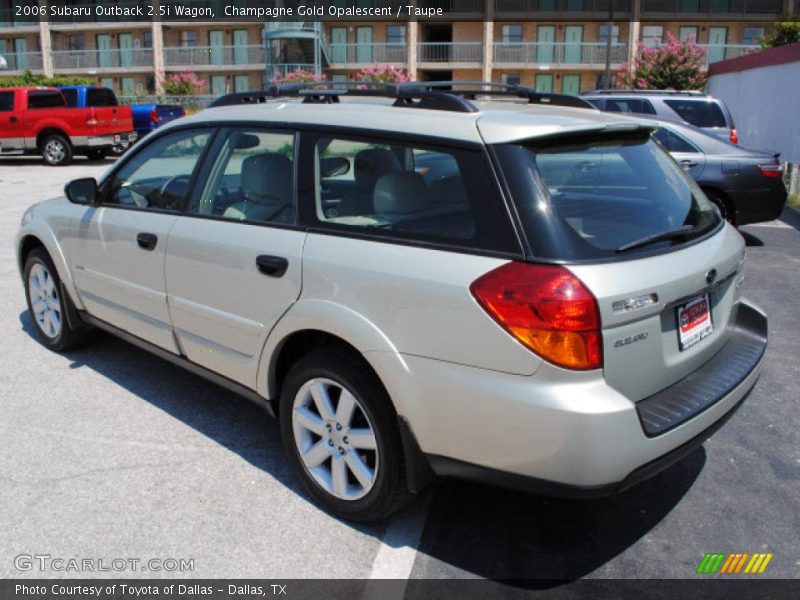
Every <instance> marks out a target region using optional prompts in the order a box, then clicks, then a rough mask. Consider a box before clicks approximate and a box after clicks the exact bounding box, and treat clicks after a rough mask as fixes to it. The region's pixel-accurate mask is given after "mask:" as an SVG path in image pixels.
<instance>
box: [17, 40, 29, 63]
mask: <svg viewBox="0 0 800 600" xmlns="http://www.w3.org/2000/svg"><path fill="white" fill-rule="evenodd" d="M14 55H15V57H16V59H17V69H27V68H28V40H26V39H25V38H16V39H15V40H14Z"/></svg>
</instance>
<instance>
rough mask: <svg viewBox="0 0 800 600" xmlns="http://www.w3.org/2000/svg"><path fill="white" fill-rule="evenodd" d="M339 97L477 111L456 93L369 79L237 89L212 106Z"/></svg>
mask: <svg viewBox="0 0 800 600" xmlns="http://www.w3.org/2000/svg"><path fill="white" fill-rule="evenodd" d="M340 96H355V97H373V98H374V97H379V98H394V99H395V103H394V105H395V106H406V107H414V108H426V109H431V110H447V111H453V112H468V113H470V112H477V110H478V109H476V108H475V107H474V106H473V105H472V104H471V103H470V102H467V101H466V100H465V99H463V98H460V97H458V96H456V95H454V94H448V93H443V92H440V91H433V90H428V89H424V88H421V87H419V86H417V85H413V84H412V85H409V84H405V83H381V82H368V81H353V82H339V81H318V82H308V83H288V84H273V85H270V86H269V87H267V89H265V90H262V91H260V92H238V93H234V94H227V95H225V96H220V97H219V98H217V99H216V100H214V101H213V102H212V103H211V104H210V105H209V106H210V107H218V106H231V105H237V104H255V103H263V102H266V101H267V99H276V98H302V99H303V102H305V103H309V104H335V103H338V102H339V101H340Z"/></svg>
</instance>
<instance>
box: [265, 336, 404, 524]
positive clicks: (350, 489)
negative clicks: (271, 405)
mask: <svg viewBox="0 0 800 600" xmlns="http://www.w3.org/2000/svg"><path fill="white" fill-rule="evenodd" d="M279 412H280V423H281V433H282V436H283V443H284V446H285V448H286V452H287V453H288V454H289V458H290V460H291V462H292V464H293V465H294V466H295V468H296V469H297V471H298V473H300V476H301V478H302V479H303V483H304V484H305V486H306V489H307V490H308V492H309V493H310V494H311V496H312V497H313V498H314V499H315V500H316V501H317V502H318V503H319V504H320V505H322V506H323V507H324V508H325V509H326V510H328V511H329V512H331V513H333V514H335V515H337V516H339V517H343V518H345V519H350V520H353V521H374V520H378V519H383V518H385V517H387V516H389V515H390V514H392V513H393V512H395V511H397V510H398V509H399V508H400V507H401V506H402V505H403V504H404V502H405V501H406V499H407V497H408V490H407V486H406V482H405V467H404V464H403V451H402V445H401V441H400V432H399V430H398V427H397V416H396V414H395V412H394V409H393V407H392V405H391V402H390V400H389V397H388V394H387V393H386V390H385V389H384V388H383V385H381V382H380V381H379V380H378V378H377V376H376V375H375V374H374V372H373V371H372V370H371V369H370V368H369V366H368V365H367V364H366V363H365V362H364V360H363V359H362V358H361V357H360V356H357V355H353V354H352V353H350V352H347V351H344V350H339V349H338V348H326V349H321V350H315V351H313V352H311V353H309V354H307V355H306V356H304V357H303V358H301V359H300V360H299V361H298V362H297V363H296V364H295V365H294V366H293V367H292V368H291V369H290V370H289V373H288V374H287V376H286V379H285V382H284V384H283V386H282V389H281V396H280V407H279Z"/></svg>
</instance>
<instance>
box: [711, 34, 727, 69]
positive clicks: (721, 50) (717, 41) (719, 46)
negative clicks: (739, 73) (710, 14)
mask: <svg viewBox="0 0 800 600" xmlns="http://www.w3.org/2000/svg"><path fill="white" fill-rule="evenodd" d="M727 41H728V28H727V27H709V28H708V49H707V50H706V60H707V61H708V64H711V63H713V62H717V61H720V60H725V44H726V43H727Z"/></svg>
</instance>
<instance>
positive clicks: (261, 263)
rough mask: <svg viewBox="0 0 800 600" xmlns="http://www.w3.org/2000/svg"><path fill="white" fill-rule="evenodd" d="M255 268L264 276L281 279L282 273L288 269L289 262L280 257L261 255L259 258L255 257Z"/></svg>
mask: <svg viewBox="0 0 800 600" xmlns="http://www.w3.org/2000/svg"><path fill="white" fill-rule="evenodd" d="M256 266H257V267H258V270H259V271H261V272H262V273H263V274H264V275H269V276H270V277H281V276H283V274H284V273H286V269H288V268H289V261H288V260H286V259H285V258H283V257H282V256H269V255H268V254H262V255H260V256H256Z"/></svg>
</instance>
